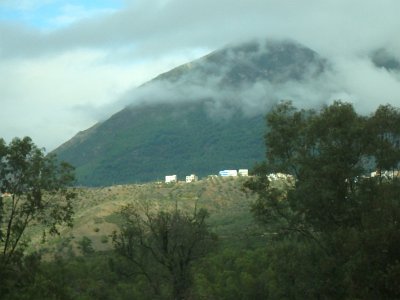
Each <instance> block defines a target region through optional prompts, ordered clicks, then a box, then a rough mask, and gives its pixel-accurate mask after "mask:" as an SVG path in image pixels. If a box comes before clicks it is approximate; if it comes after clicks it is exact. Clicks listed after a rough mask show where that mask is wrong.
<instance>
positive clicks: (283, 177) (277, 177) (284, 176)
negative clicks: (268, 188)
mask: <svg viewBox="0 0 400 300" xmlns="http://www.w3.org/2000/svg"><path fill="white" fill-rule="evenodd" d="M267 177H268V180H270V181H275V180H289V181H294V177H293V176H292V175H290V174H284V173H271V174H269V175H267Z"/></svg>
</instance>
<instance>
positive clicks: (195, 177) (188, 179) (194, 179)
mask: <svg viewBox="0 0 400 300" xmlns="http://www.w3.org/2000/svg"><path fill="white" fill-rule="evenodd" d="M198 180H199V177H197V176H196V175H194V174H191V175H189V176H186V182H187V183H189V182H195V181H198Z"/></svg>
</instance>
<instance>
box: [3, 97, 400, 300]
mask: <svg viewBox="0 0 400 300" xmlns="http://www.w3.org/2000/svg"><path fill="white" fill-rule="evenodd" d="M266 120H267V128H268V130H267V132H266V135H265V142H266V146H267V153H266V160H265V162H263V163H260V164H259V165H258V166H256V167H255V169H254V176H253V177H251V178H250V179H249V180H248V181H247V182H246V183H245V184H244V186H243V189H244V190H245V191H247V192H248V193H254V194H255V195H257V200H256V201H255V202H254V203H253V204H252V205H251V207H249V209H251V211H252V213H253V215H254V222H257V223H258V224H259V225H260V226H261V229H262V230H261V231H257V232H254V234H257V235H258V237H257V239H251V241H252V242H251V243H249V242H246V243H243V244H242V245H240V244H238V243H235V244H229V243H225V242H221V240H220V239H219V238H218V236H216V234H215V233H214V231H213V229H212V228H210V227H209V225H208V222H207V219H208V213H207V211H205V210H203V209H200V208H195V209H193V211H182V210H179V209H178V207H177V206H176V207H175V208H171V209H169V210H165V209H161V210H156V209H153V208H152V207H149V206H137V205H136V206H127V207H125V208H124V209H122V210H121V212H120V217H121V220H123V222H121V223H120V230H119V231H118V232H115V233H114V234H113V236H112V239H113V245H114V250H113V251H110V252H107V253H97V252H95V251H94V249H93V248H92V246H91V242H90V240H89V239H82V240H81V242H80V243H79V245H80V249H81V253H82V255H81V256H75V255H74V254H73V252H60V254H59V255H58V256H57V255H56V259H55V260H54V261H47V262H44V261H40V256H38V255H30V256H23V255H22V254H21V255H20V256H19V257H18V258H15V262H13V263H10V264H9V265H8V266H9V268H8V269H7V270H13V272H14V273H12V272H11V271H10V272H11V273H6V272H4V270H5V269H4V261H3V265H2V269H1V270H2V274H1V275H2V278H5V279H6V280H3V279H2V281H1V283H0V284H1V289H0V291H1V292H2V294H1V295H2V298H4V299H399V298H400V284H399V283H400V281H399V278H400V254H399V250H398V249H400V177H399V175H400V174H399V173H398V170H399V163H400V111H399V110H398V109H397V108H394V107H391V106H389V105H385V106H380V107H379V108H378V109H377V110H376V111H375V112H374V113H373V114H371V115H369V116H361V115H358V114H357V113H356V112H355V111H354V108H353V107H352V105H351V104H348V103H342V102H335V103H333V104H332V105H330V106H326V107H324V108H322V109H321V110H318V111H316V110H299V109H297V108H295V107H294V106H293V105H292V104H291V103H290V102H282V103H280V104H279V105H277V106H276V107H275V108H274V109H273V110H272V111H271V112H270V113H268V115H267V117H266ZM3 148H4V149H5V148H6V146H4V144H3ZM0 161H3V162H5V161H6V160H4V159H3V160H0ZM373 171H374V172H375V173H374V176H371V172H373ZM277 172H281V173H285V174H291V175H292V176H293V178H292V177H288V179H287V180H285V179H280V180H277V181H274V180H272V179H271V178H272V177H268V176H267V175H268V174H270V173H277ZM383 174H385V176H383ZM24 199H29V197H28V198H24ZM4 216H6V215H5V214H4V213H3V214H2V217H3V221H2V222H3V223H2V227H1V228H2V231H3V232H4V228H5V227H4V226H3V224H6V223H5V222H4V220H5V219H4ZM2 237H4V234H3V235H2ZM3 240H4V238H3ZM2 245H3V244H2ZM3 247H4V246H3ZM3 252H4V251H3ZM5 252H7V251H5ZM11 266H12V267H11ZM10 274H13V276H11V275H10ZM7 276H8V277H7Z"/></svg>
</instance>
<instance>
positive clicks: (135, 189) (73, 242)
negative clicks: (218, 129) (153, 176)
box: [30, 177, 259, 255]
mask: <svg viewBox="0 0 400 300" xmlns="http://www.w3.org/2000/svg"><path fill="white" fill-rule="evenodd" d="M244 180H246V178H245V177H236V178H234V177H230V178H229V177H228V178H223V177H210V178H207V179H204V180H200V181H198V182H194V183H183V182H182V183H181V182H179V183H175V184H165V183H148V184H132V185H116V186H110V187H104V188H79V189H77V193H78V198H77V200H76V203H75V211H76V213H75V217H74V227H73V228H68V227H65V228H63V229H62V230H61V235H60V236H59V237H55V238H50V239H49V240H48V241H47V243H46V244H44V245H43V244H41V243H40V240H41V235H40V230H38V229H37V228H36V229H34V228H32V229H31V231H30V234H31V235H32V239H33V242H34V243H33V247H34V248H35V249H42V252H44V253H47V254H48V255H53V254H54V253H59V252H61V253H64V254H66V253H67V252H68V251H72V252H74V253H75V254H79V253H80V252H79V249H78V244H79V241H81V240H82V238H83V237H87V238H89V239H90V240H91V241H92V244H93V247H94V248H95V250H98V251H104V250H109V249H111V248H112V242H111V239H110V237H109V235H110V234H111V233H112V232H113V231H114V230H117V229H118V224H119V222H120V218H119V215H118V213H117V212H118V211H119V210H120V209H121V208H122V207H123V206H125V205H127V204H129V203H136V204H138V205H147V204H148V205H149V206H150V207H151V208H152V209H160V208H164V209H168V208H173V207H175V205H176V204H177V205H178V207H179V208H180V209H183V210H187V211H193V209H194V207H195V205H196V203H197V207H198V208H206V209H207V210H208V211H209V213H210V218H209V219H208V224H209V225H210V226H211V228H212V231H214V232H215V233H217V234H218V236H219V239H220V242H221V243H227V244H235V245H243V246H247V245H249V244H252V243H254V242H255V241H258V239H259V237H258V235H257V232H258V228H257V226H256V225H255V224H254V220H253V218H252V215H251V212H250V203H251V202H252V201H253V200H254V198H253V196H250V195H247V194H246V193H244V192H243V191H242V185H243V182H244Z"/></svg>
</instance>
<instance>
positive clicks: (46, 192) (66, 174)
mask: <svg viewBox="0 0 400 300" xmlns="http://www.w3.org/2000/svg"><path fill="white" fill-rule="evenodd" d="M73 180H74V177H73V174H72V167H71V166H69V165H67V164H65V163H62V164H57V163H56V161H55V158H54V157H53V156H45V155H44V153H43V151H42V150H40V149H38V148H37V147H36V145H35V144H33V142H32V140H31V139H30V138H28V137H26V138H24V139H22V140H21V139H18V138H15V139H14V140H13V141H12V142H11V143H10V144H9V145H7V144H6V143H5V142H4V140H3V139H0V278H1V282H0V295H7V294H8V293H10V292H11V291H12V290H13V289H14V288H15V287H16V286H21V285H24V284H27V282H28V281H29V278H27V274H26V273H27V272H29V268H30V265H32V264H33V265H35V264H37V263H38V259H37V256H35V255H31V256H26V257H25V255H24V251H25V249H26V247H27V245H28V242H29V241H28V240H27V239H26V231H27V229H28V228H29V226H32V225H35V224H36V225H37V226H38V227H39V226H40V228H41V229H42V230H41V232H42V234H43V239H44V238H45V234H46V232H47V233H50V234H53V235H54V234H57V233H59V231H58V230H59V226H61V225H62V224H67V225H69V226H71V225H72V214H73V210H72V199H73V198H74V196H75V194H74V192H73V191H71V190H70V189H68V185H70V184H72V182H73Z"/></svg>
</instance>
